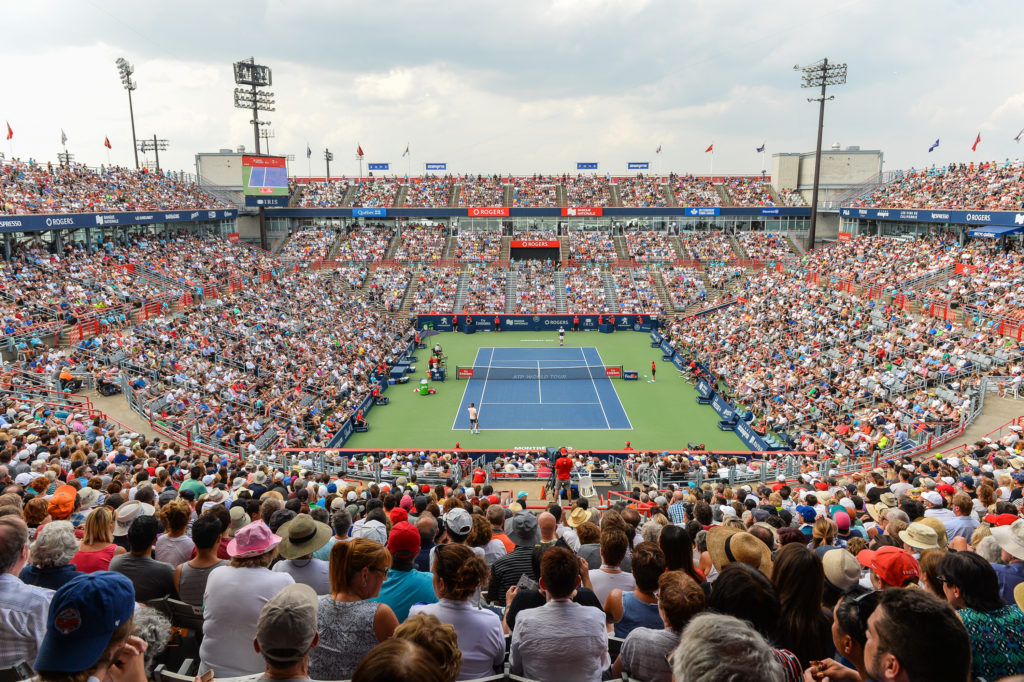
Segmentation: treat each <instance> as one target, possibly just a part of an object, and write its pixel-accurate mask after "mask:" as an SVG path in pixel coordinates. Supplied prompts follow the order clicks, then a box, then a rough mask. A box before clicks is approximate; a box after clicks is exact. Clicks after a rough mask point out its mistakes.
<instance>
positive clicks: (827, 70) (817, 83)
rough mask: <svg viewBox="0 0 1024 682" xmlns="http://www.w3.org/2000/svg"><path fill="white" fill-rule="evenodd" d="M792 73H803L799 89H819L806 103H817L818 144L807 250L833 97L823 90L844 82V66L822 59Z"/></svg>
mask: <svg viewBox="0 0 1024 682" xmlns="http://www.w3.org/2000/svg"><path fill="white" fill-rule="evenodd" d="M793 70H794V71H801V72H803V74H804V75H803V77H802V79H801V83H800V87H801V88H821V95H820V96H819V97H808V98H807V101H808V102H818V103H819V104H820V107H819V109H818V144H817V145H816V146H815V148H814V187H813V188H812V189H811V228H810V230H809V232H808V235H807V250H808V251H810V250H812V249H814V237H815V228H816V227H817V225H818V181H819V179H820V178H821V133H822V130H823V129H824V126H825V102H827V101H829V100H834V99H835V96H829V97H826V96H825V88H827V87H828V86H829V85H842V84H844V83H845V82H846V64H831V63H829V61H828V58H827V57H826V58H824V59H822V60H820V61H817V62H815V63H813V64H811V65H809V66H800V65H799V64H797V65H796V66H794V67H793Z"/></svg>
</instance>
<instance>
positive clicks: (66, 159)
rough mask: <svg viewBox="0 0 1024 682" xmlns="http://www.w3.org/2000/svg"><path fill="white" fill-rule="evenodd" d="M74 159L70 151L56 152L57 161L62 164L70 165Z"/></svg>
mask: <svg viewBox="0 0 1024 682" xmlns="http://www.w3.org/2000/svg"><path fill="white" fill-rule="evenodd" d="M74 160H75V155H74V154H72V153H71V152H58V153H57V161H58V162H59V163H60V165H62V166H70V165H71V162H72V161H74Z"/></svg>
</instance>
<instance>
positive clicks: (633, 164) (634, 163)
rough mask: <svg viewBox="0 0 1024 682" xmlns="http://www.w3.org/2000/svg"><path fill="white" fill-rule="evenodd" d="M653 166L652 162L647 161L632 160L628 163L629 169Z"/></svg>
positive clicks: (643, 168)
mask: <svg viewBox="0 0 1024 682" xmlns="http://www.w3.org/2000/svg"><path fill="white" fill-rule="evenodd" d="M650 167H651V164H650V163H649V162H647V161H630V162H629V163H627V164H626V168H628V169H629V170H647V169H649V168H650Z"/></svg>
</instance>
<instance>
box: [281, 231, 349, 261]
mask: <svg viewBox="0 0 1024 682" xmlns="http://www.w3.org/2000/svg"><path fill="white" fill-rule="evenodd" d="M337 234H338V233H337V232H335V231H334V230H329V229H324V228H317V227H313V228H307V229H303V230H298V231H296V232H293V233H292V235H291V236H290V237H288V241H287V242H286V243H285V245H284V248H283V249H281V253H280V254H279V255H280V257H281V258H282V259H283V260H301V261H305V262H312V261H317V260H324V259H325V258H327V252H328V251H329V250H330V248H331V244H333V243H334V240H335V238H336V237H337Z"/></svg>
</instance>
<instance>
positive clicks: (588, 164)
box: [576, 161, 597, 170]
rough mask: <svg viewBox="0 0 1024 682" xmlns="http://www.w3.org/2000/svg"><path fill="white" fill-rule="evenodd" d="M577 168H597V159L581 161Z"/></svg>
mask: <svg viewBox="0 0 1024 682" xmlns="http://www.w3.org/2000/svg"><path fill="white" fill-rule="evenodd" d="M576 170H597V161H579V162H577V163H576Z"/></svg>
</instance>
